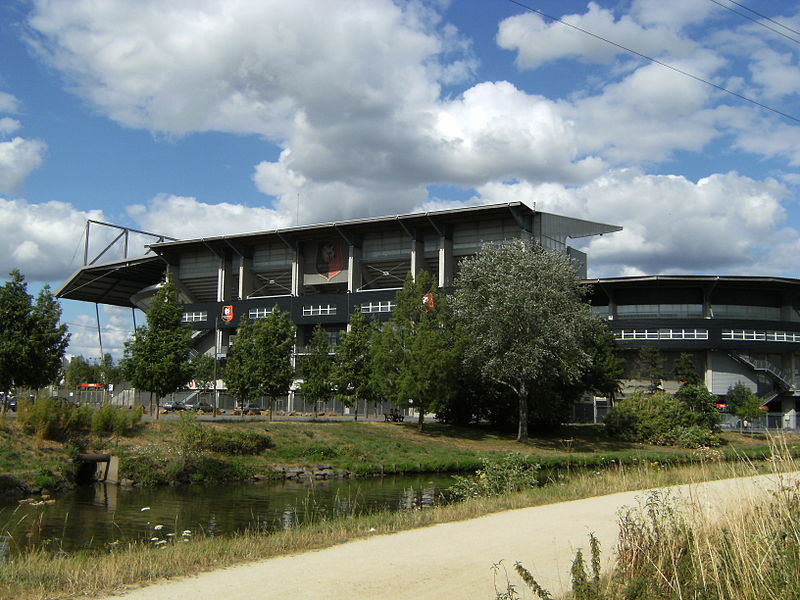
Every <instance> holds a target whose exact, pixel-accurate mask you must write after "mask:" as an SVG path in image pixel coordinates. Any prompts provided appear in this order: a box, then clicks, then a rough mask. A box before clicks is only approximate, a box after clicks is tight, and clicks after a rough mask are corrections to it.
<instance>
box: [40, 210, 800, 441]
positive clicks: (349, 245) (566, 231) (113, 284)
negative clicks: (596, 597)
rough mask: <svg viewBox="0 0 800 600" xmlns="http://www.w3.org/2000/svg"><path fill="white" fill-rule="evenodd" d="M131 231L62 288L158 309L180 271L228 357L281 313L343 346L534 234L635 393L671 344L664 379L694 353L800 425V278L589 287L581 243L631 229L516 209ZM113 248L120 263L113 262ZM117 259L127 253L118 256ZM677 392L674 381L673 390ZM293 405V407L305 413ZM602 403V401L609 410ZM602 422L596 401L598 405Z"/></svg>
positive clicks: (179, 282) (90, 298) (196, 328)
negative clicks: (239, 228) (134, 240)
mask: <svg viewBox="0 0 800 600" xmlns="http://www.w3.org/2000/svg"><path fill="white" fill-rule="evenodd" d="M94 225H95V231H97V230H98V228H99V229H101V230H102V229H103V228H104V227H111V228H115V229H116V230H118V231H119V233H118V235H117V236H116V238H114V239H112V240H111V241H110V242H109V243H108V244H107V245H106V246H105V247H104V248H103V249H102V251H101V252H99V253H98V254H96V255H95V256H94V257H91V256H90V254H89V248H90V232H89V224H87V231H86V251H85V253H84V263H85V264H84V266H83V267H81V268H80V269H78V271H76V272H75V273H74V274H73V275H72V276H71V277H70V278H69V279H68V280H67V281H66V282H64V284H63V285H62V286H61V287H60V288H59V289H58V290H57V292H56V295H57V296H58V297H60V298H65V299H71V300H79V301H84V302H93V303H96V304H108V305H113V306H120V307H129V308H131V309H141V310H145V311H146V310H147V308H148V307H149V302H150V301H151V299H152V297H153V295H154V294H155V291H156V289H157V287H158V285H159V283H160V282H161V281H162V280H163V279H164V277H166V276H168V277H169V278H170V279H171V280H172V281H173V282H174V283H175V285H176V287H177V288H178V290H179V293H180V298H181V302H183V304H184V316H183V318H184V321H185V322H187V323H188V324H190V326H191V328H192V330H193V340H194V347H195V351H196V352H198V353H207V354H210V355H212V356H216V357H217V358H224V357H225V356H226V354H227V350H228V348H229V347H230V345H231V343H232V342H233V341H234V340H235V335H236V330H237V327H238V324H239V322H240V320H241V319H242V318H258V317H260V316H264V315H265V314H266V313H267V312H269V311H271V310H272V309H273V307H275V306H277V307H278V308H280V309H281V310H283V311H287V312H288V313H289V314H290V315H291V318H292V320H293V321H294V323H295V324H296V325H297V327H298V336H297V343H296V352H297V353H302V352H303V348H304V346H305V344H306V343H307V342H308V340H309V339H310V336H311V332H312V329H313V328H314V327H315V326H316V325H318V324H319V325H322V326H323V327H324V328H325V330H326V331H327V332H328V335H329V338H330V339H331V342H332V343H334V344H335V343H336V341H337V338H338V335H339V333H340V332H341V331H342V330H344V329H345V328H346V327H347V323H348V321H349V317H350V315H351V314H352V313H353V311H355V310H359V311H360V312H362V313H365V314H368V315H371V316H373V317H377V318H380V319H385V318H388V316H389V315H390V314H391V311H392V309H393V308H394V297H395V293H396V292H397V290H398V289H399V288H400V287H402V285H403V282H404V280H405V278H406V275H407V274H408V273H417V272H418V271H420V270H421V269H425V270H427V271H429V272H430V273H431V274H432V275H433V276H434V277H435V278H436V280H438V284H439V287H441V288H443V289H451V288H452V285H453V281H454V277H455V276H456V274H457V273H458V265H459V261H460V260H461V259H463V258H464V257H466V256H470V255H472V254H474V253H476V252H478V251H479V250H480V248H481V247H482V246H483V245H484V244H486V243H502V242H504V241H507V240H512V239H529V240H532V241H534V242H535V243H537V244H540V245H542V246H544V247H546V248H548V249H551V250H554V251H556V252H562V253H565V254H566V255H567V256H569V257H570V258H572V259H573V260H574V261H575V262H576V264H577V265H578V268H579V271H580V275H581V276H582V277H583V278H584V281H585V284H586V285H587V286H589V287H590V291H589V299H590V303H591V306H592V310H593V311H594V312H596V313H597V314H598V315H602V316H603V317H605V318H607V319H608V321H609V324H610V326H611V329H612V331H613V332H614V334H615V337H616V338H617V340H618V343H619V346H620V348H621V350H622V353H623V356H624V357H625V359H626V366H627V374H628V376H629V377H630V378H631V381H629V383H631V384H632V385H635V383H636V382H635V381H633V380H634V379H635V368H634V363H635V355H636V353H637V351H638V350H639V349H640V348H642V347H643V346H654V347H657V348H659V349H660V350H661V351H662V353H663V355H664V358H665V359H666V365H665V367H666V371H667V372H669V371H670V370H671V364H672V362H673V361H674V359H675V358H676V357H677V356H678V355H679V354H680V353H684V352H688V353H690V354H691V355H692V357H693V359H694V362H695V366H696V368H697V370H698V372H700V373H703V374H704V377H705V382H706V385H707V386H708V388H709V390H711V391H712V392H713V393H714V394H718V395H724V394H725V393H726V392H727V390H728V388H729V386H731V385H733V384H735V383H737V382H739V381H741V382H743V383H745V384H746V385H747V386H748V387H750V388H751V389H752V390H753V391H755V392H756V393H757V394H759V396H760V397H761V398H762V399H763V401H764V403H765V405H766V406H767V407H768V408H769V425H770V426H771V427H781V428H792V429H794V428H796V427H797V417H796V396H795V394H796V393H797V386H796V382H798V383H800V280H795V279H787V278H769V277H732V276H663V275H658V276H646V277H623V278H604V279H592V280H588V279H585V278H586V275H587V256H586V254H584V253H583V252H581V251H579V250H577V249H575V248H573V247H572V246H570V245H569V241H570V240H573V239H579V238H586V237H590V236H597V235H604V234H611V233H614V232H616V231H620V230H621V228H620V227H618V226H614V225H608V224H604V223H597V222H592V221H586V220H581V219H575V218H571V217H564V216H560V215H555V214H551V213H546V212H541V211H537V210H535V208H531V207H529V206H527V205H526V204H523V203H519V202H515V203H507V204H496V205H488V206H476V207H468V208H458V209H450V210H441V211H431V212H425V213H410V214H403V215H395V216H387V217H376V218H368V219H359V220H351V221H342V222H334V223H324V224H317V225H307V226H297V227H287V228H283V229H275V230H268V231H256V232H252V233H243V234H234V235H223V236H214V237H204V238H196V239H186V240H172V239H169V238H166V237H165V236H160V235H158V234H149V233H146V232H141V231H135V230H130V229H127V228H122V227H116V226H111V225H108V224H102V223H100V224H98V223H95V224H94ZM136 235H138V236H142V235H143V236H150V237H151V238H152V241H151V243H149V244H147V246H146V248H147V252H146V253H145V254H144V255H143V256H135V257H129V256H128V248H129V247H130V244H129V243H128V240H129V237H130V236H136ZM114 246H121V247H122V248H123V249H122V251H121V252H122V256H121V257H119V258H115V259H113V260H103V258H104V257H105V256H106V255H107V254H111V249H112V247H114ZM117 251H118V252H119V248H117ZM665 385H666V386H669V382H665ZM292 404H293V398H292V395H291V394H290V397H289V398H288V399H287V403H286V406H285V408H286V410H291V409H292V408H293V406H292ZM601 408H602V406H601ZM592 410H593V411H594V416H596V415H597V411H598V407H597V405H596V404H594V403H593V409H592Z"/></svg>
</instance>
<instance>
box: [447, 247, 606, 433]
mask: <svg viewBox="0 0 800 600" xmlns="http://www.w3.org/2000/svg"><path fill="white" fill-rule="evenodd" d="M584 294H585V292H584V290H583V289H582V288H581V285H580V281H579V279H578V276H577V272H576V270H575V267H574V265H573V263H572V262H571V261H570V260H569V259H568V258H567V257H566V256H564V255H562V254H557V253H554V252H550V251H548V250H545V249H544V248H542V247H541V246H537V245H535V244H533V243H531V242H528V241H523V240H518V241H515V242H512V243H510V244H505V245H502V246H498V245H487V246H484V248H483V249H482V250H481V251H480V252H478V253H477V254H476V255H475V256H473V257H470V258H467V259H465V260H464V261H463V262H462V263H461V268H460V271H459V274H458V277H457V278H456V292H455V294H454V296H453V304H454V307H455V312H456V316H457V318H458V320H459V322H460V323H461V324H462V325H463V327H464V330H465V332H466V334H467V336H468V339H469V340H470V343H469V345H468V346H467V347H466V353H465V358H466V360H468V361H469V362H470V363H471V364H473V365H475V368H477V369H479V370H480V372H481V374H482V375H483V377H484V379H487V380H490V381H494V382H496V383H497V384H499V385H502V386H505V387H507V388H509V389H510V390H512V391H513V393H514V394H515V396H516V398H517V408H518V432H517V440H519V441H520V442H526V441H527V440H528V420H529V406H530V405H531V404H533V405H534V406H537V405H539V406H538V407H537V410H536V412H539V413H540V414H546V413H548V412H550V411H546V410H543V405H544V404H546V403H547V402H548V400H549V399H552V395H550V394H549V392H551V391H552V390H555V389H557V388H558V387H559V386H561V385H563V384H567V385H572V384H573V383H575V382H578V381H580V379H581V378H582V377H583V376H584V373H585V372H586V371H587V370H588V368H589V367H590V365H591V354H590V352H589V351H588V348H587V343H588V339H589V338H590V337H591V336H589V335H588V334H587V331H590V330H593V328H595V327H596V321H597V318H596V317H593V316H592V315H591V313H590V311H589V308H588V306H587V305H586V304H585V303H584V302H583V297H584ZM544 392H548V393H544Z"/></svg>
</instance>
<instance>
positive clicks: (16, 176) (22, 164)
mask: <svg viewBox="0 0 800 600" xmlns="http://www.w3.org/2000/svg"><path fill="white" fill-rule="evenodd" d="M46 148H47V144H45V143H44V142H42V141H41V140H26V139H24V138H21V137H15V138H14V139H12V140H10V141H8V142H0V194H15V193H17V192H18V191H19V188H20V185H21V184H22V182H23V181H24V180H25V178H26V177H27V176H28V175H30V173H31V172H32V171H34V170H35V169H38V168H39V167H40V166H41V165H42V155H43V154H44V151H45V149H46Z"/></svg>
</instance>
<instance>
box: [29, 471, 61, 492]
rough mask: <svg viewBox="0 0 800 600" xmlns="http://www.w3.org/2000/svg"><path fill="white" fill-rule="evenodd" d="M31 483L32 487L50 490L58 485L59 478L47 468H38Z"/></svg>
mask: <svg viewBox="0 0 800 600" xmlns="http://www.w3.org/2000/svg"><path fill="white" fill-rule="evenodd" d="M32 483H33V486H34V487H37V488H43V489H46V490H52V489H55V488H56V487H57V486H58V484H59V478H58V477H57V476H56V475H55V474H54V473H53V472H52V471H50V470H48V469H40V470H39V472H38V473H37V474H36V475H35V476H34V478H33V482H32Z"/></svg>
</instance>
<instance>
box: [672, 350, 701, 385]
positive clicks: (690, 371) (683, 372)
mask: <svg viewBox="0 0 800 600" xmlns="http://www.w3.org/2000/svg"><path fill="white" fill-rule="evenodd" d="M672 372H673V374H674V375H675V379H677V380H678V381H680V382H681V383H685V384H687V385H700V384H701V383H703V378H702V377H701V376H700V374H699V373H698V372H697V369H696V368H695V366H694V359H693V358H692V355H691V354H690V353H688V352H681V354H680V356H678V358H677V360H676V361H675V365H674V367H673V369H672Z"/></svg>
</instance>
